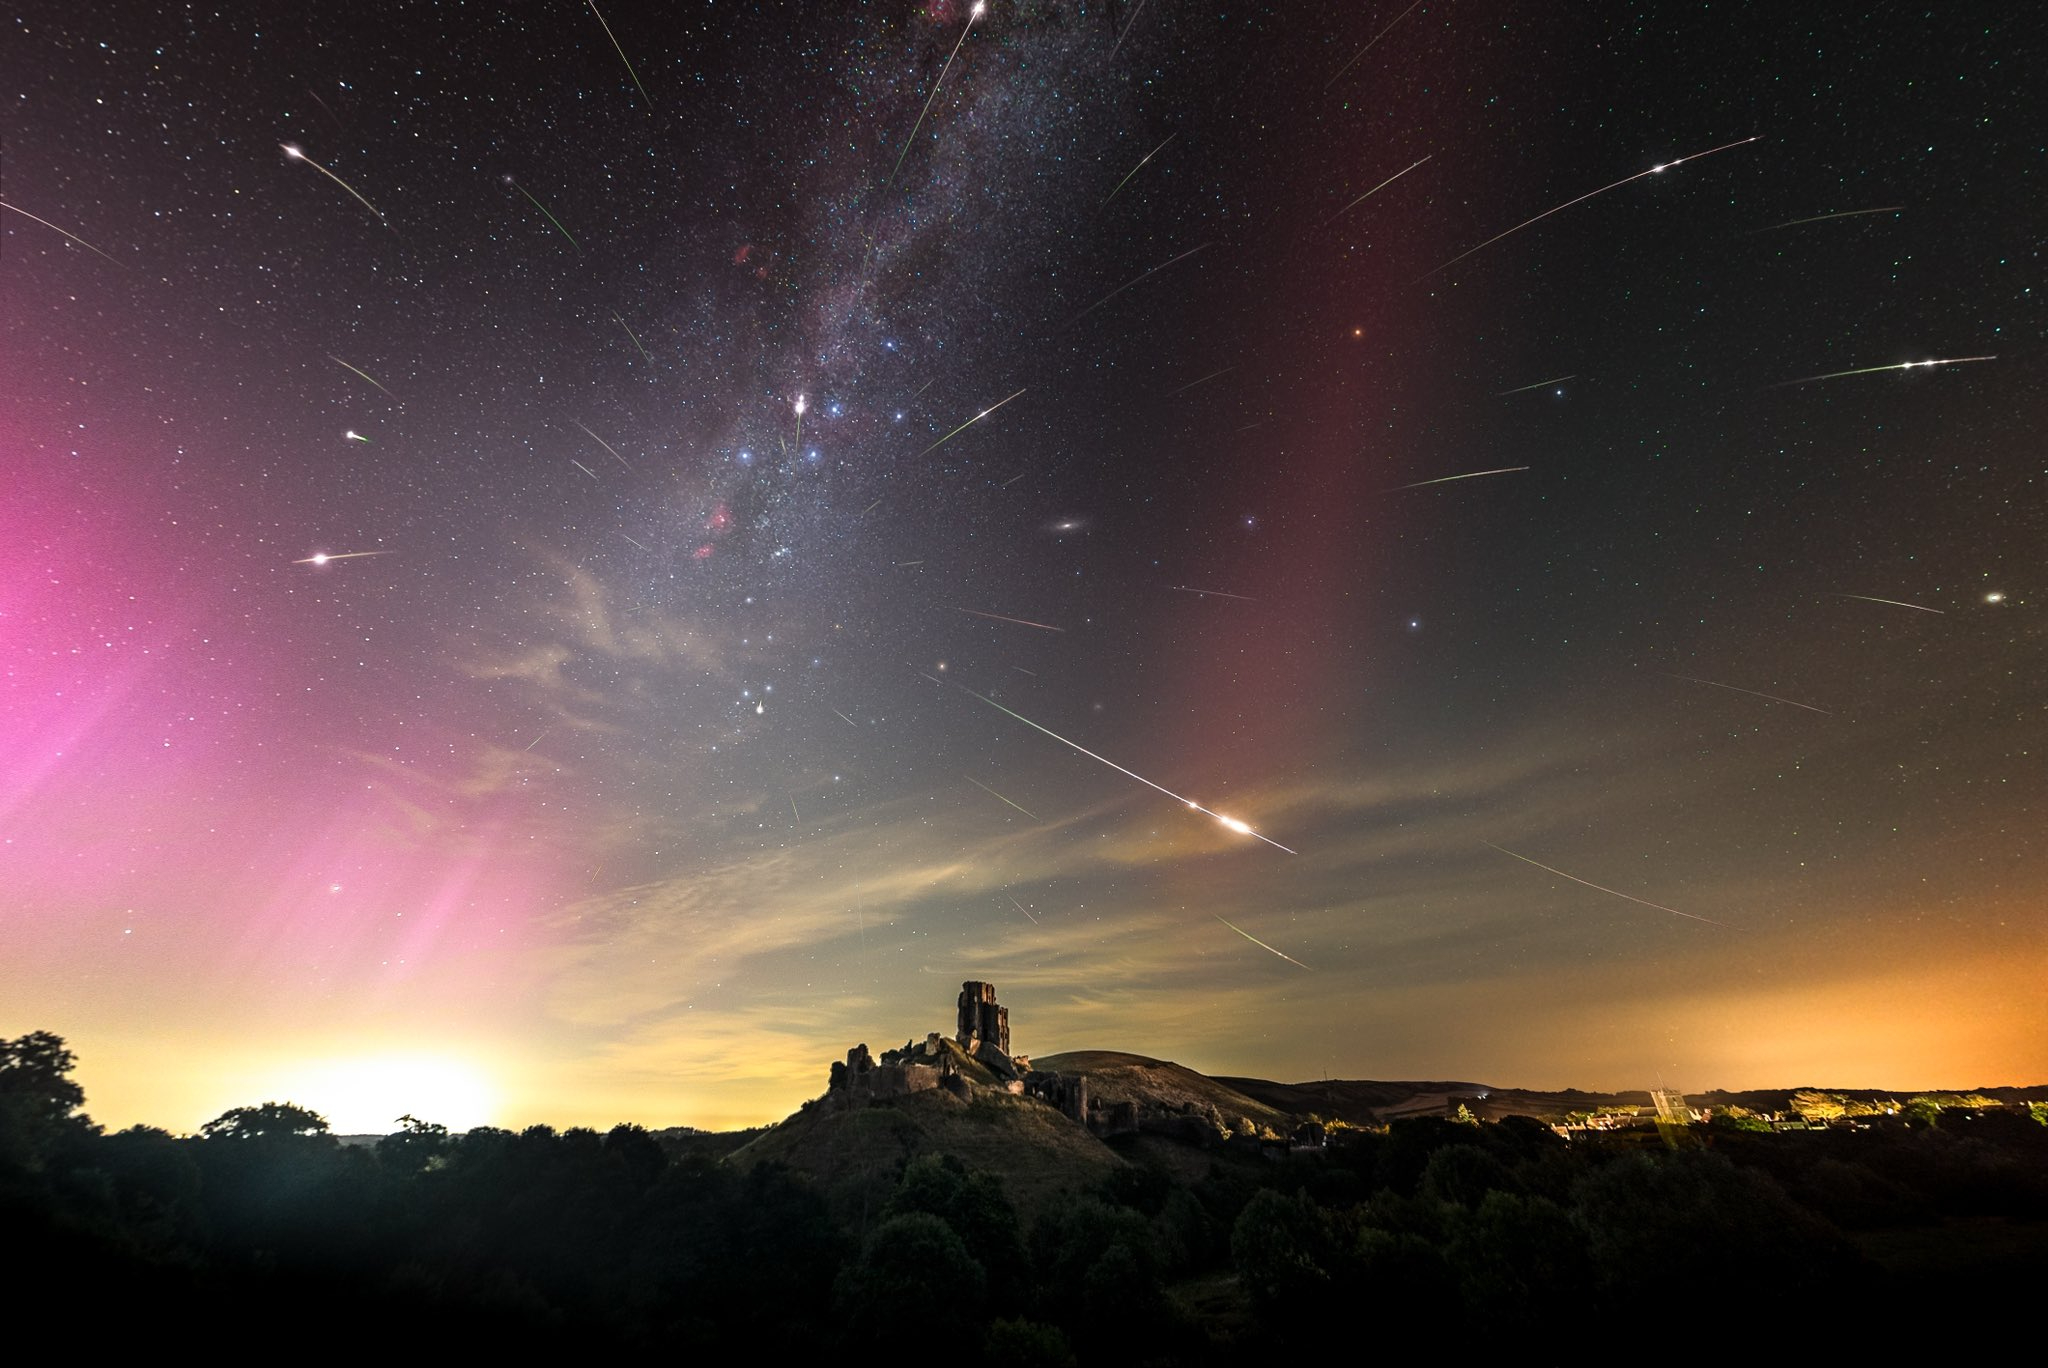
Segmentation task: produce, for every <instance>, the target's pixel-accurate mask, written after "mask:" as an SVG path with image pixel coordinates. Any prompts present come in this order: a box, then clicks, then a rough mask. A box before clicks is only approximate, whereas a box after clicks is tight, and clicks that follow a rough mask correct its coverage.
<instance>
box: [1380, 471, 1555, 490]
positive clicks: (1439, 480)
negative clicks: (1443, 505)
mask: <svg viewBox="0 0 2048 1368" xmlns="http://www.w3.org/2000/svg"><path fill="white" fill-rule="evenodd" d="M1528 468H1529V467H1528V466H1502V467H1501V468H1500V469H1498V470H1472V471H1467V472H1466V473H1465V474H1463V475H1439V476H1437V477H1436V478H1435V479H1434V480H1417V481H1416V482H1415V483H1414V484H1404V485H1396V486H1394V489H1395V491H1397V492H1398V491H1400V490H1403V489H1420V488H1422V487H1423V486H1424V485H1433V484H1449V483H1450V482H1451V481H1452V480H1476V479H1478V478H1479V477H1480V476H1481V475H1512V474H1514V472H1516V471H1518V470H1527V469H1528Z"/></svg>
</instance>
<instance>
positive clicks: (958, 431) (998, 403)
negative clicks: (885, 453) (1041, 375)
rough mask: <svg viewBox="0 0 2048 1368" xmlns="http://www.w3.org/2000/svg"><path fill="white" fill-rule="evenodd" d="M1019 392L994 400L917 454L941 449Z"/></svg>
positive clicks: (929, 453) (927, 453)
mask: <svg viewBox="0 0 2048 1368" xmlns="http://www.w3.org/2000/svg"><path fill="white" fill-rule="evenodd" d="M1023 392H1024V391H1023V390H1018V391H1017V394H1022V393H1023ZM1017 394H1012V395H1009V396H1008V397H1006V398H1002V399H998V400H996V401H995V402H994V403H993V404H990V405H989V406H988V407H987V408H985V409H983V410H982V411H981V412H979V413H977V414H975V415H974V416H973V417H972V418H969V419H968V420H967V421H966V422H964V423H962V424H961V425H960V426H959V427H956V428H954V429H953V430H952V431H951V432H949V433H947V434H946V435H945V436H943V437H941V438H939V440H938V441H936V442H933V443H932V444H931V445H930V446H928V447H926V448H925V449H924V450H923V451H920V452H918V453H917V454H918V455H920V456H929V455H931V453H933V452H934V451H937V450H938V449H939V448H940V447H942V446H944V445H945V444H946V443H948V442H950V441H952V440H953V439H954V438H955V437H958V436H959V435H960V434H961V433H963V432H965V431H967V429H969V428H971V427H973V426H974V425H975V424H976V423H978V422H980V421H981V420H982V419H984V418H986V417H988V416H989V415H990V414H991V413H994V412H995V411H996V410H997V409H999V408H1001V407H1002V406H1003V405H1005V404H1007V403H1009V402H1010V400H1011V399H1015V398H1016V397H1017Z"/></svg>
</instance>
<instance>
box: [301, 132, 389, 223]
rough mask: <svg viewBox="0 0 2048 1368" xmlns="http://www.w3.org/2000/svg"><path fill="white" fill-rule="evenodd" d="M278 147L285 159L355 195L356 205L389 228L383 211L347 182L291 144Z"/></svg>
mask: <svg viewBox="0 0 2048 1368" xmlns="http://www.w3.org/2000/svg"><path fill="white" fill-rule="evenodd" d="M278 146H279V147H282V148H283V149H284V154H285V155H286V156H287V157H290V158H291V159H292V160H293V161H302V162H304V163H305V164H306V165H308V166H310V167H312V168H313V169H314V170H315V171H318V172H319V173H320V174H321V175H323V176H325V177H327V179H329V180H331V181H333V182H334V183H335V184H336V185H338V186H340V187H341V188H342V189H344V190H346V191H348V192H349V194H351V195H355V199H356V203H358V204H360V205H362V206H363V208H365V209H367V210H369V211H370V212H371V213H373V214H375V215H376V216H377V222H379V223H381V224H383V225H384V226H385V227H386V228H389V227H391V220H389V219H387V218H385V217H384V211H383V210H382V209H379V208H378V207H377V206H376V205H374V204H372V203H370V202H369V201H368V200H366V199H364V198H363V197H362V196H361V195H359V194H356V188H355V187H354V186H353V185H350V184H349V183H348V182H347V181H345V180H343V179H342V178H341V177H339V176H337V175H335V174H334V173H333V172H332V171H329V170H328V169H327V168H326V167H324V166H322V165H321V164H320V163H319V162H316V161H314V160H313V159H312V158H311V157H309V156H307V155H306V154H305V153H304V152H302V151H300V150H299V149H298V148H297V147H295V146H293V145H292V144H291V143H279V144H278Z"/></svg>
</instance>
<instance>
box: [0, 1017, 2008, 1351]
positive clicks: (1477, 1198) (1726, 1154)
mask: <svg viewBox="0 0 2048 1368" xmlns="http://www.w3.org/2000/svg"><path fill="white" fill-rule="evenodd" d="M74 1062H75V1061H74V1060H73V1058H72V1056H71V1053H70V1051H69V1050H68V1049H66V1048H65V1045H64V1042H63V1041H62V1040H61V1039H60V1038H58V1037H57V1036H54V1035H50V1034H48V1033H46V1032H38V1033H34V1034H31V1035H27V1036H23V1037H20V1038H19V1039H16V1040H0V1232H4V1241H0V1247H4V1249H5V1250H6V1254H5V1258H6V1260H7V1265H8V1266H7V1267H6V1268H5V1269H4V1274H5V1277H6V1279H7V1281H6V1284H5V1285H6V1286H7V1287H8V1288H9V1289H10V1291H11V1292H12V1293H13V1301H14V1302H15V1304H16V1306H17V1307H20V1306H24V1305H30V1306H33V1308H34V1314H35V1317H36V1318H37V1319H42V1318H45V1317H47V1318H49V1324H51V1325H53V1326H61V1327H63V1331H64V1333H65V1334H66V1335H67V1337H68V1338H69V1340H70V1341H71V1342H72V1343H74V1344H76V1345H79V1346H83V1347H89V1348H109V1347H123V1346H127V1347H133V1348H141V1347H152V1346H159V1345H163V1344H170V1343H186V1342H191V1343H216V1344H226V1343H231V1342H235V1341H230V1340H228V1339H227V1338H226V1336H227V1335H229V1334H232V1335H234V1336H235V1337H237V1340H238V1341H239V1342H241V1343H244V1344H257V1343H266V1341H264V1340H260V1339H252V1338H251V1337H252V1336H265V1335H276V1336H278V1337H279V1338H278V1339H276V1340H275V1341H268V1343H273V1344H275V1345H276V1346H277V1348H278V1349H279V1350H280V1351H282V1352H288V1353H312V1354H315V1355H316V1356H318V1357H321V1358H326V1357H330V1356H338V1355H340V1354H343V1353H381V1354H391V1353H393V1352H400V1353H418V1352H460V1353H465V1354H478V1353H490V1352H504V1353H516V1354H521V1355H532V1354H539V1353H575V1354H579V1355H587V1354H589V1353H591V1352H592V1351H593V1350H597V1351H603V1350H606V1349H615V1350H623V1351H627V1352H645V1351H648V1350H655V1351H664V1350H687V1351H694V1352H699V1353H703V1352H718V1351H729V1352H733V1353H746V1354H749V1355H754V1356H759V1355H764V1354H765V1355H768V1356H770V1357H769V1359H768V1360H767V1361H775V1358H774V1356H776V1355H779V1354H787V1353H793V1352H799V1351H814V1350H817V1349H819V1348H829V1347H840V1348H845V1349H848V1350H852V1351H857V1352H860V1351H864V1352H868V1353H874V1352H883V1353H888V1352H899V1353H902V1354H905V1355H908V1356H909V1357H910V1358H912V1359H913V1360H918V1359H921V1358H924V1357H930V1356H936V1355H937V1354H939V1353H941V1352H944V1353H946V1354H947V1355H948V1356H949V1357H953V1356H957V1355H958V1354H960V1353H963V1352H964V1353H968V1354H971V1355H973V1356H974V1357H976V1358H977V1359H978V1360H979V1361H980V1363H982V1364H986V1365H990V1368H999V1366H1000V1365H1004V1364H1025V1363H1032V1364H1059V1363H1076V1362H1078V1363H1116V1364H1119V1365H1135V1364H1145V1363H1176V1364H1186V1363H1207V1362H1222V1361H1225V1360H1228V1359H1235V1358H1236V1357H1238V1356H1239V1355H1240V1354H1242V1353H1245V1352H1248V1351H1264V1350H1294V1349H1313V1348H1316V1347H1320V1346H1327V1345H1330V1344H1334V1343H1340V1342H1344V1341H1346V1340H1350V1341H1354V1342H1358V1343H1369V1342H1378V1341H1380V1340H1382V1339H1383V1338H1384V1337H1386V1336H1388V1335H1391V1334H1400V1335H1402V1336H1404V1337H1406V1338H1407V1342H1410V1343H1414V1342H1416V1341H1415V1340H1414V1338H1413V1337H1414V1336H1415V1335H1417V1334H1421V1335H1424V1336H1427V1335H1429V1334H1431V1333H1434V1332H1436V1331H1451V1330H1454V1329H1455V1330H1456V1331H1457V1332H1459V1333H1465V1332H1472V1333H1484V1334H1486V1335H1488V1336H1512V1337H1517V1338H1515V1339H1512V1340H1501V1341H1499V1342H1500V1343H1503V1344H1507V1343H1516V1344H1522V1345H1529V1344H1536V1343H1541V1344H1546V1345H1557V1346H1562V1345H1567V1344H1571V1343H1574V1342H1579V1343H1584V1342H1588V1341H1589V1340H1590V1339H1592V1338H1593V1337H1600V1338H1602V1339H1604V1338H1605V1337H1607V1336H1610V1335H1615V1334H1627V1333H1644V1334H1664V1333H1667V1332H1668V1331H1670V1330H1671V1329H1673V1328H1674V1327H1687V1328H1691V1329H1700V1328H1703V1327H1705V1326H1711V1325H1714V1324H1721V1325H1724V1326H1729V1327H1733V1326H1737V1325H1739V1326H1745V1327H1750V1328H1752V1329H1753V1328H1755V1327H1760V1326H1766V1325H1770V1324H1773V1323H1777V1322H1778V1321H1779V1319H1780V1318H1787V1317H1790V1318H1793V1320H1791V1321H1787V1322H1785V1323H1788V1324H1790V1323H1800V1324H1805V1323H1811V1322H1812V1318H1814V1317H1817V1316H1820V1317H1827V1318H1830V1320H1831V1321H1832V1320H1833V1319H1834V1318H1838V1317H1872V1318H1875V1319H1877V1320H1878V1321H1883V1322H1889V1323H1893V1324H1898V1323H1900V1322H1901V1320H1902V1318H1910V1317H1914V1316H1924V1317H1928V1318H1930V1319H1967V1318H1970V1317H1978V1316H1985V1315H1989V1314H1994V1313H2000V1312H2002V1313H2005V1314H2011V1313H2012V1312H2014V1311H2016V1310H2017V1309H2018V1308H2020V1307H2021V1306H2023V1305H2026V1304H2028V1302H2029V1300H2030V1299H2031V1297H2032V1296H2033V1295H2034V1294H2035V1293H2036V1292H2037V1290H2038V1287H2039V1286H2040V1285H2041V1279H2042V1276H2043V1274H2044V1273H2048V1128H2044V1127H2043V1126H2042V1125H2040V1124H2038V1123H2037V1122H2036V1121H2035V1120H2033V1119H2031V1118H2030V1117H2029V1116H2028V1115H2027V1114H2026V1113H2024V1112H2020V1111H2016V1110H1984V1111H1978V1112H1970V1113H1962V1112H1943V1113H1940V1114H1939V1115H1937V1116H1935V1117H1932V1118H1923V1122H1927V1121H1931V1124H1927V1123H1923V1124H1909V1123H1907V1122H1904V1121H1887V1122H1885V1123H1883V1124H1880V1125H1875V1126H1873V1127H1872V1128H1871V1129H1868V1130H1863V1131H1855V1132H1847V1131H1828V1132H1823V1133H1811V1134H1792V1135H1773V1134H1767V1133H1766V1134H1759V1133H1753V1132H1749V1131H1743V1130H1734V1129H1729V1130H1716V1129H1714V1128H1711V1127H1690V1128H1677V1129H1671V1130H1666V1131H1665V1132H1662V1133H1658V1132H1648V1133H1646V1134H1644V1135H1642V1136H1637V1137H1630V1136H1622V1135H1617V1136H1602V1137H1594V1138H1589V1139H1587V1140H1574V1141H1573V1142H1571V1143H1569V1144H1568V1143H1566V1142H1565V1141H1564V1140H1562V1139H1560V1138H1559V1137H1558V1136H1557V1135H1555V1134H1554V1133H1553V1132H1551V1131H1550V1130H1549V1129H1548V1128H1547V1127H1544V1126H1542V1125H1540V1124H1538V1123H1536V1122H1533V1121H1524V1120H1516V1119H1510V1120H1507V1121H1503V1122H1500V1123H1497V1124H1461V1123H1457V1122H1452V1121H1448V1120H1423V1121H1407V1122H1400V1123H1397V1124H1395V1125H1393V1126H1392V1127H1390V1128H1389V1129H1387V1130H1386V1131H1384V1132H1377V1131H1347V1132H1339V1133H1338V1135H1337V1137H1336V1139H1335V1140H1334V1141H1333V1143H1332V1144H1331V1146H1330V1147H1329V1148H1328V1149H1327V1150H1326V1151H1323V1152H1320V1153H1318V1154H1316V1155H1315V1156H1313V1157H1309V1156H1303V1155H1297V1156H1295V1157H1291V1158H1288V1159H1286V1160H1283V1161H1276V1160H1272V1159H1268V1158H1261V1157H1259V1155H1258V1154H1257V1153H1256V1152H1255V1151H1254V1152H1252V1153H1251V1154H1249V1155H1247V1154H1244V1153H1242V1152H1239V1151H1235V1150H1231V1149H1228V1148H1223V1149H1214V1150H1198V1149H1190V1148H1187V1147H1184V1146H1176V1145H1173V1144H1171V1143H1170V1142H1166V1141H1163V1140H1156V1139H1150V1138H1141V1137H1132V1138H1130V1139H1129V1140H1128V1141H1124V1142H1120V1143H1121V1144H1122V1146H1123V1149H1122V1152H1123V1153H1124V1155H1125V1157H1126V1158H1128V1159H1130V1160H1131V1161H1132V1163H1131V1166H1130V1167H1128V1168H1124V1169H1120V1170H1118V1171H1117V1172H1116V1173H1115V1174H1114V1175H1113V1177H1112V1178H1110V1179H1109V1180H1108V1181H1107V1182H1105V1183H1103V1184H1102V1185H1100V1186H1099V1187H1097V1188H1096V1189H1095V1190H1093V1191H1090V1192H1086V1193H1079V1194H1076V1195H1075V1196H1074V1197H1073V1198H1072V1199H1070V1200H1066V1201H1063V1202H1059V1203H1056V1204H1052V1205H1049V1206H1047V1207H1046V1208H1045V1209H1043V1210H1041V1211H1039V1212H1037V1213H1036V1214H1035V1217H1034V1218H1033V1219H1031V1220H1029V1221H1028V1222H1027V1221H1026V1220H1024V1219H1022V1218H1020V1216H1019V1213H1018V1211H1017V1210H1016V1208H1015V1207H1014V1206H1013V1205H1012V1203H1011V1202H1010V1200H1009V1199H1008V1197H1007V1196H1006V1195H1005V1193H1004V1190H1003V1185H1002V1182H1001V1178H1000V1176H999V1175H996V1174H990V1173H984V1172H973V1171H970V1170H969V1169H967V1168H966V1167H965V1166H964V1165H963V1164H961V1163H960V1161H959V1160H957V1159H955V1158H952V1157H950V1156H943V1155H923V1156H919V1157H916V1158H914V1159H910V1160H908V1161H907V1162H906V1163H905V1164H904V1166H903V1169H902V1172H901V1174H900V1176H899V1178H898V1179H897V1181H896V1184H895V1187H894V1190H893V1195H892V1196H890V1197H889V1198H888V1200H887V1201H886V1203H884V1204H882V1205H880V1206H878V1207H876V1208H874V1209H865V1210H864V1209H861V1208H860V1207H858V1206H840V1207H835V1205H834V1204H833V1201H832V1200H831V1198H832V1195H831V1194H827V1193H821V1192H819V1191H817V1190H815V1189H814V1188H813V1187H812V1186H811V1185H810V1184H809V1183H808V1182H807V1181H806V1180H805V1179H803V1178H802V1177H801V1176H799V1175H796V1174H793V1173H791V1172H789V1171H788V1170H785V1169H782V1168H779V1167H776V1166H773V1165H760V1166H756V1167H753V1168H751V1169H750V1170H747V1171H741V1170H740V1169H739V1168H737V1167H735V1166H733V1165H730V1164H727V1163H723V1162H720V1161H718V1160H716V1159H715V1158H713V1157H710V1155H708V1154H707V1153H705V1152H702V1151H701V1149H700V1150H699V1151H698V1152H690V1147H689V1146H688V1145H687V1144H686V1143H684V1142H679V1141H672V1142H665V1141H664V1139H663V1138H661V1137H657V1136H655V1135H653V1134H650V1133H649V1132H647V1131H645V1130H643V1129H641V1128H640V1127H637V1126H631V1125H620V1126H616V1127H614V1128H612V1129H611V1130H610V1131H608V1132H605V1133H602V1134H600V1133H598V1132H596V1131H593V1130H583V1129H576V1130H568V1131H563V1132H559V1133H558V1132H556V1131H554V1130H551V1129H549V1128H548V1127H545V1126H535V1127H531V1128H529V1129H527V1130H524V1131H519V1132H512V1131H506V1130H497V1129H489V1128H485V1129H478V1130H472V1131H469V1132H467V1133H465V1134H461V1135H451V1134H450V1133H448V1131H447V1130H445V1129H444V1128H443V1127H441V1126H438V1125H434V1124H432V1123H429V1122H425V1121H420V1120H417V1119H415V1118H411V1117H406V1118H402V1125H401V1128H400V1129H399V1130H397V1131H396V1132H394V1133H393V1134H391V1135H389V1136H387V1137H385V1138H383V1139H381V1140H379V1141H377V1142H376V1143H375V1144H374V1145H373V1146H346V1145H343V1144H341V1143H339V1142H338V1141H337V1140H336V1139H335V1137H333V1136H332V1135H331V1134H329V1133H328V1129H327V1124H326V1122H325V1121H324V1120H322V1119H321V1118H320V1117H319V1116H318V1115H317V1114H315V1113H313V1112H311V1111H309V1110H306V1109H305V1108H302V1107H298V1106H295V1105H293V1104H290V1103H264V1104H262V1105H258V1106H250V1107H242V1108H237V1109H235V1110H233V1111H230V1112H228V1113H226V1114H224V1115H223V1116H221V1117H220V1118H218V1119H216V1120H215V1121H212V1122H209V1123H208V1124H207V1125H206V1126H205V1127H203V1128H202V1130H201V1133H200V1134H199V1135H198V1136H196V1137H187V1138H181V1137H178V1136H174V1135H171V1134H169V1133H168V1132H166V1131H162V1130H158V1129H154V1128H151V1127H146V1126H137V1127H132V1128H130V1129H128V1130H124V1131H121V1132H118V1133H116V1134H103V1133H102V1132H101V1130H100V1128H98V1127H96V1126H95V1125H94V1124H93V1123H92V1122H91V1121H90V1120H89V1118H88V1117H87V1116H86V1115H85V1113H84V1111H83V1107H84V1103H85V1098H84V1095H83V1093H82V1092H81V1091H80V1089H79V1088H78V1086H77V1084H76V1083H75V1082H73V1081H72V1079H71V1072H72V1068H73V1065H74ZM17 1323H18V1324H26V1323H27V1322H26V1321H25V1320H24V1319H22V1318H21V1317H20V1316H19V1314H17ZM287 1337H288V1338H287ZM1528 1337H1540V1338H1536V1339H1531V1338H1528ZM1422 1342H1424V1343H1426V1342H1427V1340H1426V1339H1425V1340H1424V1341H1422Z"/></svg>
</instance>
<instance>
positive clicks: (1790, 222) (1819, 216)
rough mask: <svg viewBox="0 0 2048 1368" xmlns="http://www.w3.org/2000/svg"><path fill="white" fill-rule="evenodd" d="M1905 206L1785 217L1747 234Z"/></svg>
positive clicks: (1887, 211) (1895, 210) (1855, 216)
mask: <svg viewBox="0 0 2048 1368" xmlns="http://www.w3.org/2000/svg"><path fill="white" fill-rule="evenodd" d="M1905 207H1906V206H1905V205H1903V204H1888V205H1886V206H1885V207H1884V208H1882V209H1843V210H1840V211H1838V212H1836V213H1832V214H1815V215H1814V216H1813V217H1812V218H1798V219H1787V220H1785V221H1784V222H1783V223H1774V224H1772V225H1771V226H1770V227H1768V228H1752V229H1750V232H1749V235H1750V236H1751V237H1755V236H1756V235H1757V234H1758V233H1775V232H1777V231H1778V230H1779V229H1780V228H1797V227H1798V226H1799V225H1800V224H1802V223H1825V222H1827V221H1828V220H1829V219H1842V218H1861V217H1863V216H1864V215H1865V214H1896V213H1898V212H1900V211H1901V210H1903V209H1904V208H1905Z"/></svg>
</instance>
